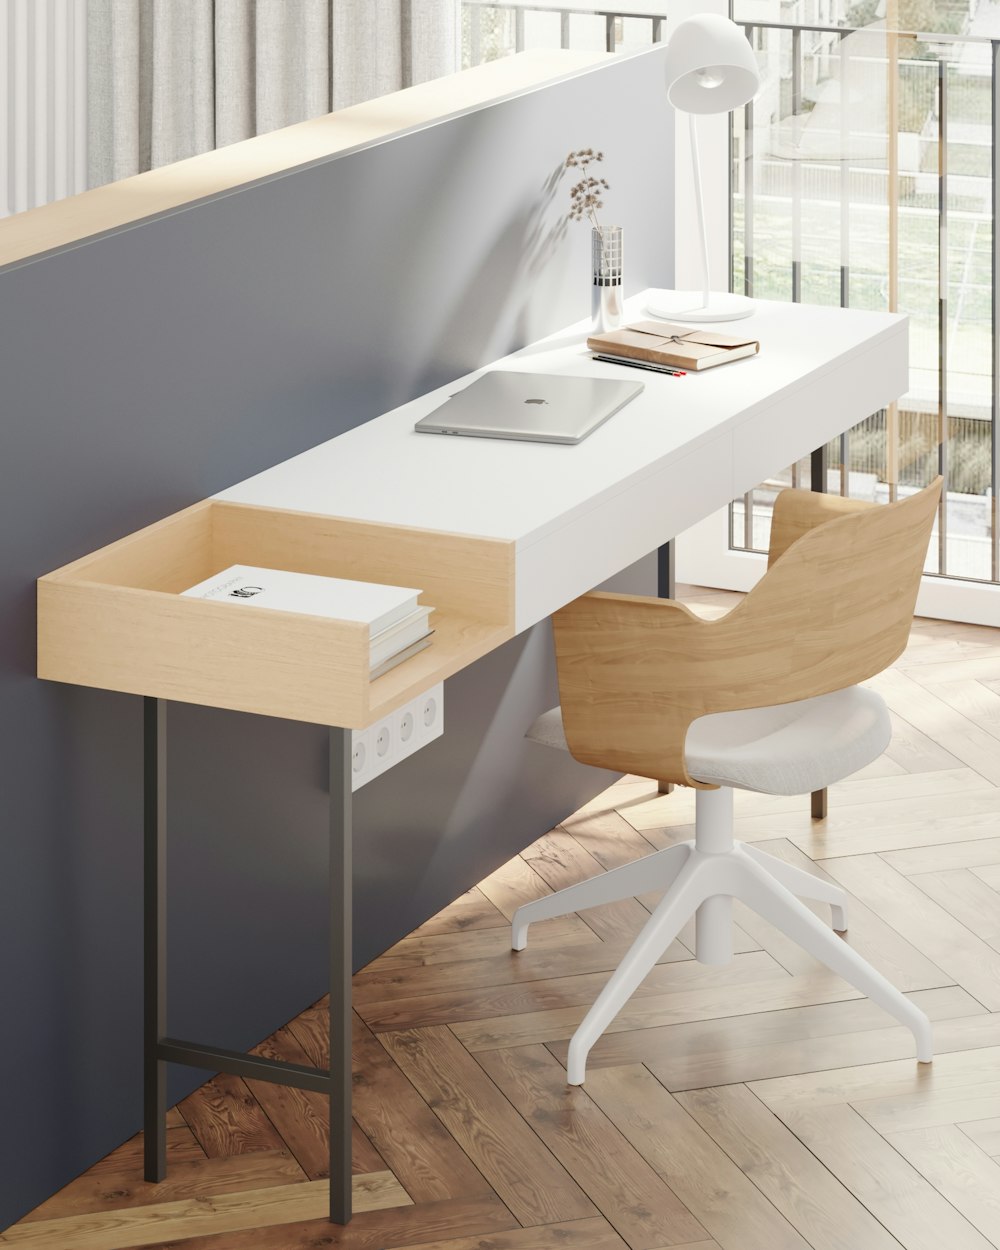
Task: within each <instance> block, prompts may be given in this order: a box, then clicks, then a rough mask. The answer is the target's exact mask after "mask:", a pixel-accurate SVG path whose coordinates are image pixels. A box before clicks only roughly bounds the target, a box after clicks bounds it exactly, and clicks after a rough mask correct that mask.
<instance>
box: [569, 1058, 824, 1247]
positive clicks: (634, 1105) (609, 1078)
mask: <svg viewBox="0 0 1000 1250" xmlns="http://www.w3.org/2000/svg"><path fill="white" fill-rule="evenodd" d="M587 1090H588V1092H589V1094H590V1096H591V1097H592V1098H593V1099H594V1101H595V1102H596V1103H597V1105H598V1106H599V1107H600V1108H601V1109H602V1111H604V1113H605V1115H607V1117H608V1119H609V1120H611V1121H612V1123H613V1124H614V1125H615V1126H616V1128H618V1129H619V1130H620V1131H621V1132H622V1134H623V1135H624V1136H625V1137H626V1138H627V1139H628V1141H629V1142H631V1144H632V1145H633V1146H634V1147H635V1149H636V1150H637V1151H638V1152H639V1154H640V1155H642V1157H643V1158H644V1159H645V1160H646V1161H647V1162H648V1163H649V1164H650V1165H651V1167H652V1168H653V1169H654V1170H655V1171H656V1172H658V1173H659V1174H660V1176H662V1177H664V1178H665V1179H667V1180H668V1181H669V1184H670V1188H671V1189H672V1190H673V1191H674V1193H675V1194H676V1195H677V1196H678V1198H680V1200H681V1201H682V1202H683V1203H684V1205H685V1207H687V1209H688V1210H689V1211H690V1212H691V1213H692V1215H693V1216H694V1217H695V1218H696V1219H697V1220H698V1221H699V1222H700V1223H701V1224H703V1225H704V1227H705V1228H706V1229H707V1230H708V1232H709V1234H710V1236H712V1237H713V1238H714V1239H715V1241H717V1242H718V1244H719V1245H720V1246H721V1247H722V1250H809V1247H808V1242H806V1241H805V1240H804V1238H803V1237H802V1236H801V1235H800V1234H799V1233H797V1232H796V1231H795V1229H794V1228H793V1227H792V1225H791V1224H790V1223H789V1222H788V1220H786V1219H785V1217H784V1216H783V1215H782V1214H781V1212H780V1211H778V1209H777V1208H776V1207H775V1206H774V1205H773V1204H772V1203H771V1202H769V1201H768V1199H767V1198H766V1197H765V1196H764V1195H763V1194H762V1193H761V1192H760V1190H759V1189H757V1187H756V1186H755V1185H754V1184H753V1183H752V1182H751V1181H750V1180H749V1179H748V1178H747V1177H746V1176H744V1174H743V1173H742V1172H741V1171H740V1169H739V1168H738V1167H737V1166H736V1164H734V1163H733V1162H732V1160H731V1159H730V1158H729V1156H728V1155H727V1154H726V1153H725V1152H724V1151H723V1150H721V1149H720V1148H719V1146H718V1145H716V1143H715V1142H714V1141H713V1140H712V1138H711V1137H710V1136H709V1135H708V1133H706V1132H705V1130H704V1129H703V1128H702V1127H701V1126H700V1125H699V1124H698V1123H697V1122H696V1121H695V1120H694V1119H693V1118H692V1117H691V1116H690V1115H689V1114H688V1113H687V1111H685V1110H684V1108H683V1107H682V1106H681V1105H680V1104H679V1103H678V1102H677V1101H676V1099H675V1098H674V1097H673V1096H672V1095H671V1094H669V1093H668V1092H667V1091H666V1090H665V1089H664V1088H663V1086H662V1085H661V1084H660V1083H659V1082H658V1081H657V1080H656V1078H655V1077H653V1076H652V1075H651V1074H650V1073H649V1072H648V1071H647V1070H646V1069H645V1068H643V1067H640V1066H638V1065H636V1066H634V1067H625V1068H601V1069H600V1070H598V1071H596V1072H593V1073H591V1074H590V1075H589V1077H588V1081H587Z"/></svg>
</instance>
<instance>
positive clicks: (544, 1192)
mask: <svg viewBox="0 0 1000 1250" xmlns="http://www.w3.org/2000/svg"><path fill="white" fill-rule="evenodd" d="M687 598H688V600H689V601H693V602H695V603H697V604H700V605H701V606H702V608H703V609H704V610H705V612H706V613H717V612H720V611H722V610H724V609H725V608H727V607H728V606H730V605H731V603H732V602H733V596H726V595H723V594H721V593H712V592H705V593H703V594H700V595H699V594H697V593H696V592H691V593H690V594H689V595H688V596H687ZM872 684H873V685H874V686H875V688H876V689H878V690H879V691H880V692H881V693H882V694H883V695H884V697H885V698H886V700H887V701H888V703H889V705H890V707H891V708H892V711H893V715H894V720H895V727H896V732H895V737H894V739H893V743H892V746H891V747H890V749H889V751H888V752H887V754H886V755H885V756H884V757H883V758H882V759H881V760H879V761H878V762H877V763H876V764H875V765H873V766H872V767H870V768H868V769H867V770H865V772H864V773H863V774H859V775H858V776H857V777H854V778H852V779H851V780H849V781H846V782H844V783H843V784H841V785H838V786H836V787H835V788H834V789H833V791H832V792H831V802H830V816H829V818H828V819H827V820H826V821H824V822H821V823H815V824H814V823H812V822H811V821H810V819H809V813H808V800H804V799H784V798H776V799H771V798H764V797H761V796H756V795H749V794H740V795H737V817H738V833H739V835H740V836H741V837H742V838H744V839H747V840H752V841H758V842H760V844H761V845H762V846H764V847H766V848H767V849H768V850H769V851H771V852H772V853H774V854H777V855H779V856H781V857H782V858H784V859H787V860H788V861H789V862H791V863H794V864H798V865H800V866H802V867H806V868H809V869H810V870H812V871H814V872H816V873H818V874H820V875H825V874H828V875H829V876H830V877H832V878H833V879H834V880H836V881H838V882H840V883H841V884H842V885H843V886H845V887H846V888H847V889H848V890H849V891H850V893H851V894H852V895H853V897H854V899H855V902H854V904H853V910H852V912H851V921H850V923H851V929H850V935H849V940H850V941H851V943H852V944H853V945H854V946H856V947H857V948H858V949H859V950H860V951H861V952H862V953H863V954H864V955H865V956H866V957H867V958H869V959H870V960H871V961H872V962H873V963H875V964H876V965H877V966H878V967H879V968H881V969H882V970H883V971H884V972H885V973H886V974H887V975H888V976H889V977H890V978H891V979H892V980H893V981H894V982H895V983H896V984H897V985H899V986H900V987H901V988H902V989H903V990H905V991H906V992H907V993H909V994H910V995H912V997H913V999H914V1001H915V1002H918V1003H919V1004H920V1005H921V1006H922V1007H923V1008H924V1009H925V1010H926V1011H927V1012H928V1013H929V1014H930V1016H931V1017H932V1018H933V1019H934V1021H935V1022H936V1023H935V1034H936V1045H937V1059H936V1060H935V1062H934V1064H933V1066H932V1067H929V1068H927V1067H925V1068H918V1066H917V1065H916V1063H915V1061H914V1060H913V1058H912V1057H911V1056H912V1041H911V1038H910V1035H909V1033H908V1032H907V1031H906V1030H905V1029H902V1028H900V1027H897V1026H895V1025H894V1024H893V1022H892V1021H891V1020H889V1019H888V1018H887V1017H886V1016H885V1015H884V1014H883V1013H882V1012H881V1011H879V1010H877V1009H876V1008H874V1007H873V1006H871V1005H870V1004H869V1003H867V1002H866V1001H864V1000H863V999H861V998H860V996H859V995H857V994H856V993H854V992H853V991H852V990H851V989H849V988H848V986H847V985H846V984H845V983H844V982H843V981H841V980H839V979H838V978H837V977H836V976H834V975H832V974H831V973H828V972H826V971H825V970H824V969H822V968H821V967H819V966H818V965H817V964H816V963H814V962H813V961H812V960H810V959H809V958H807V957H806V956H804V955H803V954H802V953H801V952H800V951H798V950H797V949H796V948H795V947H794V946H793V945H791V944H790V943H789V942H788V941H786V940H785V939H783V938H782V937H780V936H779V935H778V934H777V933H776V932H775V931H774V930H773V929H771V928H770V927H769V926H768V925H766V924H764V923H763V922H761V921H759V920H757V919H755V918H754V917H753V916H751V915H750V914H749V913H748V912H746V911H744V910H740V909H738V917H737V918H738V921H739V925H740V928H739V931H738V942H737V950H738V953H737V955H736V957H735V959H734V960H733V963H732V965H731V966H730V967H726V968H717V969H710V968H706V967H702V966H700V965H699V964H697V963H696V962H695V961H694V960H693V959H692V956H691V937H692V935H691V934H690V933H685V934H683V935H682V941H679V942H677V943H675V945H674V947H673V948H672V949H671V950H670V951H669V952H668V953H667V955H666V956H665V958H664V960H663V962H662V963H661V964H660V965H659V966H658V967H657V968H656V969H654V972H653V973H652V975H650V977H649V978H648V979H647V981H646V982H645V984H644V985H643V986H642V987H641V989H640V990H639V992H638V993H637V994H636V995H635V997H634V998H633V1000H632V1001H631V1003H629V1005H628V1006H627V1007H626V1008H625V1010H624V1011H623V1012H622V1014H621V1015H620V1016H619V1018H618V1019H617V1020H616V1021H615V1022H614V1024H613V1025H612V1027H611V1029H610V1030H609V1032H608V1033H607V1034H606V1035H605V1036H604V1038H603V1039H602V1040H601V1041H600V1042H599V1043H598V1045H597V1046H596V1047H595V1049H594V1051H593V1052H592V1054H591V1059H590V1066H589V1069H588V1079H587V1084H586V1086H585V1087H584V1088H582V1089H575V1090H574V1089H569V1088H567V1086H566V1084H565V1080H564V1070H563V1066H562V1065H563V1060H564V1058H565V1054H566V1045H567V1039H568V1038H569V1036H570V1034H571V1033H572V1031H573V1029H574V1027H575V1025H576V1024H577V1022H578V1021H579V1019H580V1018H581V1016H582V1015H583V1012H584V1011H585V1009H586V1007H587V1005H588V1004H589V1003H590V1002H591V1001H592V1000H593V998H594V997H595V995H596V994H597V992H598V990H599V989H600V987H601V985H602V983H603V981H604V980H605V978H606V977H607V974H608V972H609V971H610V970H611V969H612V968H613V967H614V966H615V964H616V962H617V961H618V959H619V957H620V956H621V954H622V953H623V952H624V950H625V948H626V946H627V944H628V943H629V941H630V940H631V938H632V937H633V935H634V934H635V933H636V931H637V929H638V928H639V926H640V925H641V924H642V923H643V920H644V918H645V917H646V916H647V915H648V911H647V907H648V906H649V904H650V901H651V900H650V899H640V900H630V901H628V902H624V903H620V904H617V905H615V906H610V907H604V908H600V909H598V910H595V911H592V912H588V913H587V915H586V917H585V918H581V917H569V918H567V919H563V920H552V921H547V922H545V923H543V924H539V925H537V926H536V927H534V928H533V929H532V932H531V941H530V945H529V948H528V950H527V951H525V952H524V953H522V954H520V955H517V956H514V955H512V954H511V952H510V950H509V934H508V925H507V922H508V919H509V917H510V916H511V913H512V912H513V910H514V908H515V907H516V906H517V904H518V903H521V902H523V901H525V900H526V899H529V898H535V897H537V896H539V895H541V894H545V893H546V892H548V891H550V890H553V889H558V888H560V887H561V886H563V885H566V884H568V883H570V882H573V881H576V880H579V879H581V878H583V877H586V876H590V875H592V874H593V873H595V872H599V871H601V870H602V869H607V868H610V867H612V866H613V865H615V864H619V863H622V862H625V861H628V860H630V859H633V858H635V857H637V856H639V855H642V854H645V853H648V852H649V850H650V849H651V848H654V847H661V846H665V845H668V844H669V843H671V842H673V841H674V840H676V839H679V838H684V837H687V836H690V821H691V820H692V817H693V807H694V805H693V795H692V793H691V792H688V791H683V790H681V791H678V792H675V793H674V794H672V795H669V796H663V797H658V796H657V795H656V793H655V787H654V786H653V785H652V783H650V782H648V781H643V780H639V779H637V778H627V779H625V780H623V781H622V782H620V783H619V784H618V785H616V786H615V787H613V788H612V789H611V790H609V791H608V792H607V793H606V794H604V795H602V796H601V798H600V799H598V800H596V801H594V802H593V803H591V804H589V805H588V806H587V808H585V809H584V810H583V811H581V812H579V813H577V814H576V815H575V816H573V817H572V818H571V819H569V820H567V821H566V822H565V823H564V824H563V825H562V826H561V827H559V828H558V829H555V830H553V831H552V832H551V833H549V834H547V835H546V836H545V837H544V838H542V839H541V840H540V841H539V842H537V843H536V844H535V845H534V846H532V847H531V848H530V849H529V850H527V851H526V852H525V853H524V854H523V855H522V856H520V857H519V858H517V859H515V860H512V861H511V862H510V863H509V864H507V865H505V866H504V867H503V868H502V869H500V870H499V871H498V872H496V873H494V874H493V876H492V877H490V878H489V879H488V880H486V881H484V882H482V884H481V885H480V886H479V887H478V888H477V889H474V890H471V891H470V892H469V893H468V894H466V895H465V896H463V897H462V898H460V899H458V900H457V901H456V902H455V903H454V904H453V905H452V906H451V907H449V908H448V909H447V910H446V911H445V912H443V913H442V914H441V915H439V916H437V917H435V918H434V919H433V920H430V921H428V923H427V924H425V925H424V926H423V927H422V928H421V929H420V930H418V931H417V932H416V933H414V934H412V935H411V936H410V937H408V938H406V939H405V940H404V941H402V942H400V943H399V944H398V945H397V946H396V947H394V948H393V949H392V950H391V951H389V952H388V953H387V954H385V955H384V956H382V958H380V959H379V960H377V961H376V962H375V963H374V964H373V965H371V966H370V967H369V968H367V969H365V971H364V972H362V973H361V974H359V976H358V977H357V978H356V980H355V991H354V992H355V1004H356V1008H357V1017H356V1032H355V1059H354V1061H355V1107H356V1128H355V1142H354V1168H355V1174H356V1175H355V1195H356V1204H357V1208H358V1210H359V1211H360V1214H359V1215H357V1216H356V1217H355V1220H354V1223H353V1224H352V1225H351V1227H350V1229H349V1230H347V1231H346V1232H345V1231H338V1230H335V1229H333V1228H332V1227H331V1226H330V1225H328V1224H327V1223H326V1222H325V1220H324V1219H323V1210H324V1206H325V1194H324V1186H325V1182H324V1180H323V1179H322V1178H323V1174H324V1173H323V1169H324V1161H325V1157H326V1149H325V1144H324V1136H325V1132H326V1126H325V1122H324V1105H323V1100H322V1099H321V1098H319V1097H313V1096H311V1095H309V1094H303V1093H299V1092H297V1091H294V1090H288V1089H283V1088H280V1087H275V1086H269V1085H263V1084H257V1083H254V1082H247V1083H244V1082H243V1081H240V1080H237V1079H234V1078H229V1077H219V1078H216V1079H215V1080H212V1081H210V1082H209V1083H208V1084H207V1085H205V1086H204V1087H203V1088H202V1089H201V1090H199V1091H198V1092H197V1093H196V1094H194V1095H192V1096H191V1097H190V1098H188V1099H187V1100H186V1101H185V1102H184V1103H182V1104H181V1105H180V1106H179V1107H178V1108H177V1109H176V1110H175V1111H173V1112H172V1113H171V1117H170V1129H169V1138H170V1158H171V1163H170V1174H169V1178H168V1180H167V1181H166V1182H164V1184H162V1185H160V1186H156V1187H154V1186H148V1185H145V1184H143V1182H142V1180H141V1179H140V1178H141V1172H140V1154H141V1141H140V1139H138V1138H136V1139H133V1140H132V1141H130V1142H127V1143H126V1144H125V1145H124V1146H122V1147H121V1148H120V1149H119V1150H117V1151H115V1152H114V1153H113V1154H112V1155H110V1156H109V1157H108V1158H107V1159H105V1160H103V1161H102V1162H101V1163H99V1164H98V1165H96V1166H95V1167H94V1168H92V1169H91V1170H90V1171H89V1172H88V1173H87V1174H86V1175H85V1176H82V1177H80V1178H79V1179H78V1180H77V1181H75V1182H74V1183H73V1184H71V1185H69V1186H68V1187H67V1188H66V1189H65V1190H63V1191H62V1192H61V1193H59V1194H57V1195H56V1196H55V1197H54V1198H52V1199H50V1200H49V1201H48V1202H46V1203H45V1204H44V1205H43V1206H42V1207H40V1208H39V1209H38V1210H36V1211H35V1212H33V1213H32V1214H31V1215H30V1216H29V1217H27V1218H26V1219H25V1220H24V1221H22V1222H21V1223H20V1224H18V1225H16V1226H15V1227H14V1228H12V1229H10V1230H8V1231H7V1233H6V1234H3V1235H0V1244H9V1245H12V1246H27V1247H33V1248H35V1250H41V1248H42V1247H44V1248H45V1250H127V1248H131V1247H138V1246H146V1247H149V1246H157V1247H163V1246H166V1245H168V1244H169V1245H171V1246H177V1247H183V1250H307V1248H312V1247H320V1246H332V1245H341V1246H347V1247H366V1248H371V1250H375V1248H377V1247H396V1248H402V1247H416V1246H420V1247H422V1248H423V1250H547V1248H553V1247H569V1248H572V1250H612V1248H614V1250H624V1247H625V1246H628V1247H631V1248H632V1250H658V1248H661V1247H668V1246H672V1247H680V1246H684V1247H687V1248H688V1250H695V1248H697V1250H720V1248H721V1250H804V1248H805V1247H814V1248H815V1250H889V1248H890V1247H891V1248H893V1250H898V1248H899V1247H900V1246H902V1247H906V1250H942V1248H943V1247H947V1250H987V1248H988V1247H990V1246H1000V789H998V787H1000V632H998V631H996V630H990V629H983V628H974V627H969V626H958V625H949V624H945V623H941V622H934V621H920V622H917V624H916V626H915V629H914V633H913V637H912V641H911V645H910V648H909V650H908V651H907V653H906V655H905V656H904V657H903V659H902V660H901V661H900V662H899V664H898V665H897V666H896V667H895V668H893V669H892V670H891V671H890V672H887V673H885V674H884V675H882V676H881V677H880V678H878V679H877V680H876V681H875V682H873V683H872ZM325 1047H326V1042H325V1039H324V1036H323V1017H322V1010H321V1005H320V1004H317V1006H316V1007H315V1008H312V1009H310V1010H309V1011H306V1012H305V1013H304V1014H303V1015H301V1016H300V1017H299V1018H298V1019H297V1020H294V1021H292V1023H291V1024H289V1025H288V1027H287V1028H284V1029H281V1030H280V1031H279V1032H278V1033H276V1034H275V1035H274V1036H273V1037H272V1038H269V1039H268V1040H267V1042H266V1043H264V1045H263V1047H261V1050H262V1051H264V1052H267V1053H270V1054H274V1055H277V1056H280V1057H282V1058H285V1059H290V1060H297V1061H298V1062H302V1063H307V1062H308V1063H315V1064H320V1063H322V1062H323V1061H324V1051H325Z"/></svg>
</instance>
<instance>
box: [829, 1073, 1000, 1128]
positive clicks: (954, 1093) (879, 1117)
mask: <svg viewBox="0 0 1000 1250" xmlns="http://www.w3.org/2000/svg"><path fill="white" fill-rule="evenodd" d="M851 1105H852V1106H853V1107H854V1109H855V1111H857V1113H858V1115H860V1116H863V1117H864V1118H865V1119H866V1120H867V1121H868V1123H869V1124H870V1125H871V1126H872V1128H873V1129H875V1130H876V1131H877V1132H879V1133H881V1134H882V1136H883V1137H889V1136H890V1135H892V1134H893V1133H906V1132H910V1131H911V1130H912V1131H918V1130H921V1129H933V1128H940V1127H941V1126H942V1125H948V1124H958V1123H960V1122H962V1121H966V1122H968V1121H972V1120H977V1119H982V1120H989V1119H994V1118H996V1117H997V1116H1000V1081H988V1082H983V1083H981V1084H978V1085H970V1086H963V1087H961V1088H959V1089H947V1088H946V1089H941V1090H938V1089H926V1090H919V1091H917V1092H915V1093H912V1094H899V1095H897V1096H896V1097H893V1098H867V1099H864V1100H861V1101H857V1102H853V1103H852V1104H851Z"/></svg>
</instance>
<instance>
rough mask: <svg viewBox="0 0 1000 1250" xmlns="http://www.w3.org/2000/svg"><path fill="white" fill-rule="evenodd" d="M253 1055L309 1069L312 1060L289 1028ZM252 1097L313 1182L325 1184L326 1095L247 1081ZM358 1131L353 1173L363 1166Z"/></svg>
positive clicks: (327, 1159) (327, 1148)
mask: <svg viewBox="0 0 1000 1250" xmlns="http://www.w3.org/2000/svg"><path fill="white" fill-rule="evenodd" d="M252 1053H253V1054H255V1055H263V1056H264V1057H265V1058H268V1059H279V1060H284V1061H285V1062H286V1063H299V1064H304V1065H305V1066H307V1067H308V1066H309V1056H308V1055H307V1054H306V1052H305V1051H304V1050H303V1049H302V1047H301V1045H300V1044H299V1042H298V1040H297V1039H296V1037H295V1035H294V1034H293V1033H292V1031H291V1030H290V1029H289V1028H287V1027H286V1028H283V1029H279V1030H278V1031H277V1033H275V1034H274V1035H273V1036H272V1037H270V1038H268V1039H267V1041H265V1042H262V1043H261V1044H260V1045H259V1046H255V1047H254V1049H253V1052H252ZM247 1085H248V1087H249V1089H250V1092H251V1094H253V1096H254V1098H256V1100H257V1101H258V1102H259V1103H260V1105H261V1107H263V1109H264V1111H265V1112H266V1114H267V1116H268V1118H269V1119H270V1120H271V1122H272V1123H273V1124H274V1126H275V1128H276V1129H277V1130H278V1132H279V1133H280V1134H281V1137H282V1140H283V1141H284V1142H285V1144H286V1145H287V1146H288V1149H289V1150H290V1151H291V1152H292V1154H293V1155H294V1156H295V1158H296V1159H297V1160H298V1162H299V1164H300V1165H301V1167H302V1170H303V1171H304V1172H305V1174H306V1176H308V1177H309V1179H310V1180H322V1179H324V1178H326V1177H328V1176H329V1174H330V1104H329V1101H328V1099H327V1098H326V1097H325V1096H324V1095H323V1094H315V1093H312V1092H311V1091H310V1090H304V1089H294V1088H292V1086H290V1085H274V1084H272V1083H271V1082H270V1081H251V1080H248V1081H247ZM359 1137H360V1134H359V1132H358V1130H357V1129H356V1128H355V1132H354V1141H355V1148H354V1151H353V1154H354V1170H355V1172H357V1170H358V1168H359V1167H360V1166H361V1158H360V1157H359V1156H360V1155H361V1154H362V1152H363V1149H364V1144H363V1142H362V1141H360V1140H359Z"/></svg>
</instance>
